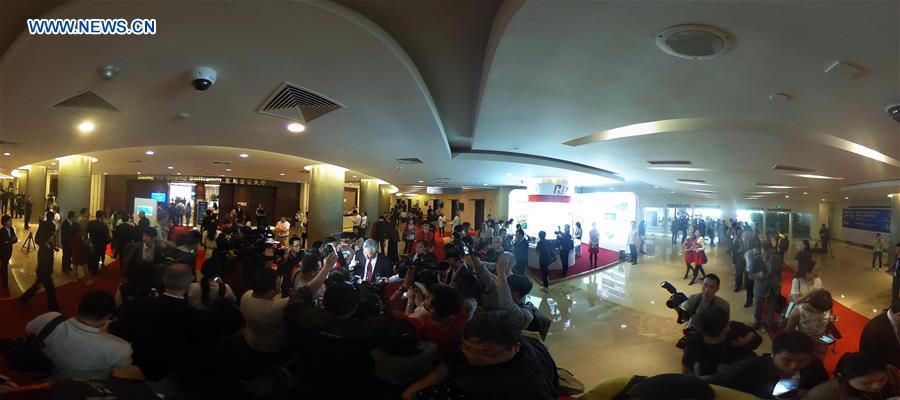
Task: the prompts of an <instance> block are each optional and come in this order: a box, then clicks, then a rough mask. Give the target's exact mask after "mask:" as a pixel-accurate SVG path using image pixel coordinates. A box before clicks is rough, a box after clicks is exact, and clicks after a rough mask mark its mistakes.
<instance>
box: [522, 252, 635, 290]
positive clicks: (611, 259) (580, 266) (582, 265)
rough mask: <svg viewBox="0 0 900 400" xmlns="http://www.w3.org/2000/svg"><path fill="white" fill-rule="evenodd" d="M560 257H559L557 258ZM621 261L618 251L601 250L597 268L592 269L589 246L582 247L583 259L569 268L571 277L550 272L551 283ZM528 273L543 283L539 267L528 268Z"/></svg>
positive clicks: (558, 272)
mask: <svg viewBox="0 0 900 400" xmlns="http://www.w3.org/2000/svg"><path fill="white" fill-rule="evenodd" d="M557 257H558V256H557ZM618 261H619V253H618V252H616V251H612V250H609V249H604V248H602V247H601V248H600V252H599V253H597V266H596V267H593V268H591V267H590V258H589V255H588V245H586V244H583V245H581V257H576V258H575V265H573V266H571V267H569V275H568V276H566V277H565V278H563V277H562V276H561V275H562V270H560V269H557V270H552V269H551V270H550V283H554V282H557V281H561V280H565V279H570V278H574V277H577V276H580V275H582V274H584V273H586V272H591V271H594V270H597V269H605V268H607V267H611V266H613V265H615V264H616V263H618ZM528 273H529V274H530V275H531V277H532V278H534V279H535V280H537V281H538V282H540V281H541V270H540V268H539V267H535V266H530V265H529V266H528Z"/></svg>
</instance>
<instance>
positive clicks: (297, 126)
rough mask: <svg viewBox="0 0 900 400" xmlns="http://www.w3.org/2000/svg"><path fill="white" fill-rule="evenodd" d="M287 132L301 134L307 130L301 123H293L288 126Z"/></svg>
mask: <svg viewBox="0 0 900 400" xmlns="http://www.w3.org/2000/svg"><path fill="white" fill-rule="evenodd" d="M287 130H288V131H290V132H293V133H300V132H303V131H305V130H306V126H304V125H303V124H301V123H299V122H291V123H290V124H287Z"/></svg>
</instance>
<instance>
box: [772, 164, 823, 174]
mask: <svg viewBox="0 0 900 400" xmlns="http://www.w3.org/2000/svg"><path fill="white" fill-rule="evenodd" d="M772 169H777V170H779V171H792V172H816V170H815V169H812V168H803V167H792V166H790V165H783V164H775V165H773V166H772Z"/></svg>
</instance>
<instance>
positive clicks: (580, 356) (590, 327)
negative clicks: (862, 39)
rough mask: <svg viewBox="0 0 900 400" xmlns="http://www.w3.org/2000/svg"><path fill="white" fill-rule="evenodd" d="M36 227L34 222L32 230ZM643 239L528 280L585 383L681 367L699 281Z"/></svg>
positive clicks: (832, 261)
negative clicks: (613, 258) (545, 284)
mask: <svg viewBox="0 0 900 400" xmlns="http://www.w3.org/2000/svg"><path fill="white" fill-rule="evenodd" d="M14 226H15V227H16V229H17V232H18V234H19V237H20V242H19V243H18V244H17V245H16V246H15V249H14V251H13V257H12V260H11V264H10V274H11V279H10V291H9V294H10V295H11V296H13V297H18V296H20V295H21V294H22V292H23V291H24V290H25V289H27V288H28V287H29V286H30V285H31V284H32V283H33V282H34V281H35V272H34V269H35V262H36V251H34V250H32V251H30V252H24V251H22V244H23V241H24V240H25V238H26V237H27V236H28V234H27V231H25V230H24V229H23V228H22V223H21V220H16V221H15V222H14ZM35 229H36V227H35V226H33V227H32V231H34V230H35ZM647 239H648V240H654V241H655V242H656V253H655V254H651V255H642V256H641V257H640V258H639V264H637V265H631V264H630V263H622V264H618V265H616V266H613V267H611V268H609V269H606V270H604V271H601V272H596V273H592V274H588V275H585V276H581V277H578V278H575V279H570V280H567V281H563V282H560V283H556V284H553V285H551V287H550V292H549V293H547V294H544V293H541V292H540V291H538V290H537V288H538V285H535V289H534V290H533V292H532V297H531V301H532V303H533V304H535V305H536V306H538V308H539V309H540V310H542V311H543V312H544V313H545V314H546V315H548V316H550V317H551V318H552V319H553V320H554V323H553V325H551V328H550V334H549V336H548V338H547V345H548V347H549V348H550V351H551V353H552V354H553V357H554V359H555V360H556V362H557V364H558V365H559V366H560V367H563V368H566V369H569V370H570V371H572V372H573V373H574V374H575V376H577V377H578V378H579V379H581V380H582V381H583V382H584V383H585V385H587V386H588V387H591V386H593V385H595V384H597V383H599V382H601V381H603V380H605V379H607V378H611V377H617V376H623V375H631V374H642V375H653V374H659V373H664V372H679V371H680V369H681V367H680V359H681V351H680V350H678V349H677V348H675V346H674V343H675V342H676V341H677V340H678V338H679V337H681V330H682V326H680V325H678V324H677V323H676V322H675V313H674V312H672V311H671V310H669V309H668V308H666V306H665V301H666V300H667V299H668V297H669V293H668V292H666V291H665V290H664V289H662V288H661V287H660V283H661V282H662V281H666V280H667V281H670V282H672V283H673V284H674V285H675V286H676V287H677V288H678V289H679V290H681V291H683V292H684V293H686V294H688V295H690V294H693V293H696V292H699V290H700V285H694V286H688V285H687V283H688V281H686V280H682V279H681V278H682V276H683V275H684V264H683V262H682V257H681V254H680V247H679V248H674V249H673V247H672V246H671V245H670V243H671V239H670V237H669V236H668V234H659V233H655V234H654V233H650V234H648V237H647ZM799 243H800V241H799V240H795V241H792V250H791V252H790V253H789V254H788V257H787V258H788V264H791V265H796V262H795V261H793V255H794V252H795V246H796V245H799ZM832 248H833V251H832V254H829V255H817V256H815V260H816V262H817V263H818V265H819V266H820V268H821V275H822V280H823V282H824V286H825V288H826V289H828V290H829V291H831V292H832V295H833V296H834V298H835V300H836V301H838V302H840V303H842V304H844V305H845V306H847V307H849V308H850V309H852V310H854V311H856V312H858V313H860V314H862V315H864V316H867V317H871V316H874V315H876V314H877V313H879V312H881V309H882V308H884V307H885V306H887V305H888V303H889V297H890V294H889V291H890V287H891V278H890V276H889V275H888V274H886V273H884V272H883V271H884V269H882V272H873V271H872V270H871V259H872V257H871V250H869V249H864V248H860V247H856V246H852V245H848V244H844V243H834V244H833V246H832ZM708 255H709V258H710V261H709V264H708V265H706V266H705V269H706V271H707V273H715V274H717V275H719V276H720V277H721V279H722V288H721V290H720V291H719V296H721V297H723V298H724V299H726V300H728V302H729V303H731V313H732V319H734V320H737V321H741V322H744V323H751V322H753V316H752V309H751V308H743V307H742V305H743V302H744V293H743V292H740V293H734V291H733V285H734V273H733V272H732V267H731V262H730V258H729V256H728V254H727V252H726V250H725V249H724V248H721V247H713V248H711V249H710V250H709V251H708ZM891 256H893V255H891ZM56 257H57V258H56V262H55V264H54V267H55V272H54V280H55V281H56V282H57V285H66V284H81V283H72V279H73V277H72V276H71V275H69V274H63V273H62V272H61V271H60V258H61V255H60V254H59V253H57V255H56ZM887 259H888V257H885V260H887ZM3 295H5V293H4V294H3ZM3 295H0V297H3ZM839 324H840V323H839ZM763 337H764V340H765V341H764V343H763V345H762V346H761V349H762V350H764V351H766V352H767V351H769V349H770V344H769V343H768V338H767V336H766V335H763Z"/></svg>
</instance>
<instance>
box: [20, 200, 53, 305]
mask: <svg viewBox="0 0 900 400" xmlns="http://www.w3.org/2000/svg"><path fill="white" fill-rule="evenodd" d="M53 217H54V214H53V212H47V218H46V219H45V220H44V221H43V222H41V224H40V225H38V230H37V233H36V234H35V235H34V243H35V244H37V246H38V253H37V270H36V271H35V272H36V273H37V281H35V282H34V284H33V285H31V287H30V288H28V290H26V291H25V293H24V294H22V297H20V298H19V301H20V302H21V303H22V304H28V300H30V299H31V297H32V296H34V295H35V293H37V291H38V289H39V288H40V287H41V286H43V287H44V290H45V291H46V292H47V304H48V305H49V306H50V310H51V311H59V303H57V302H56V288H55V287H54V286H53V251H54V247H53V234H54V233H55V232H56V225H54V224H53Z"/></svg>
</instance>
